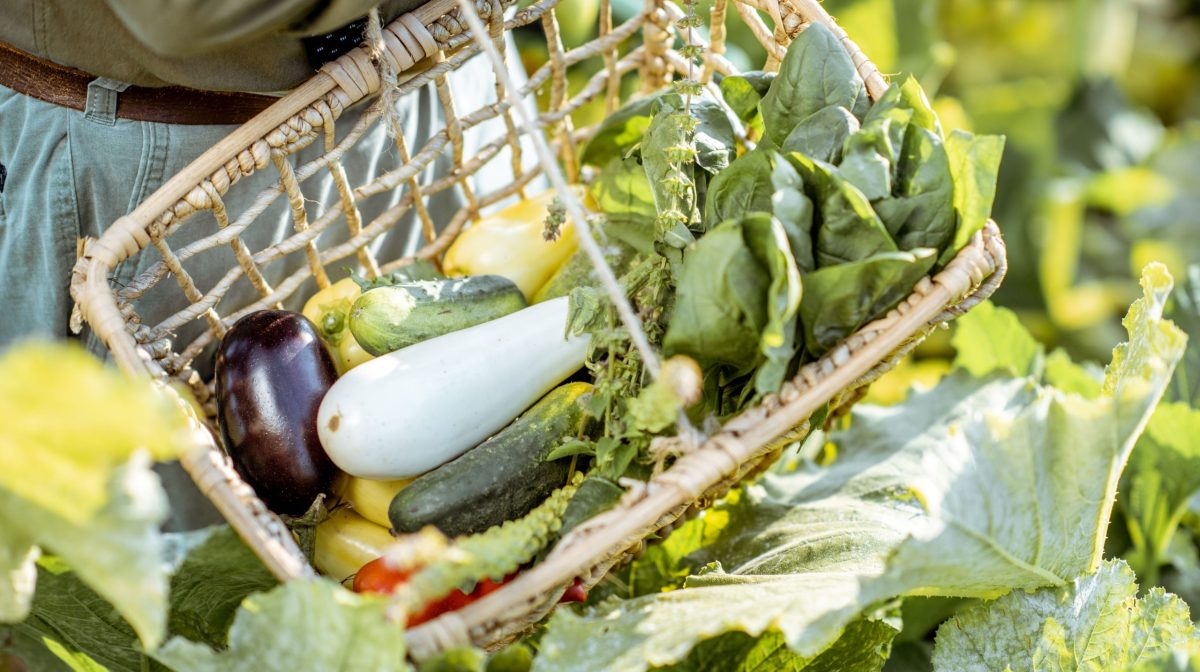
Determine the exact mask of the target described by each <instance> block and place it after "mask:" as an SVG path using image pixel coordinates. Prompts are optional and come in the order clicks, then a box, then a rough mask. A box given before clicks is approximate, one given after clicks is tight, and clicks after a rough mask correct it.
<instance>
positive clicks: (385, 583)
mask: <svg viewBox="0 0 1200 672" xmlns="http://www.w3.org/2000/svg"><path fill="white" fill-rule="evenodd" d="M413 571H415V570H409V571H404V572H402V571H399V570H396V569H392V568H391V567H390V566H388V564H387V563H386V562H385V561H384V559H383V558H376V559H374V560H372V561H370V562H368V563H367V564H365V565H363V566H362V569H359V570H358V574H355V575H354V592H356V593H379V594H381V595H391V594H392V593H394V592H396V588H397V587H399V586H400V585H401V584H402V583H404V582H405V581H407V580H408V577H410V576H412V573H413ZM516 575H517V574H516V572H514V573H512V574H509V575H508V576H506V577H504V580H503V581H501V582H500V583H496V582H495V581H492V580H491V579H488V578H484V579H481V580H480V581H479V582H478V583H476V584H475V590H472V591H471V594H470V595H467V594H466V593H464V592H462V591H461V590H454V591H451V592H450V594H449V595H446V596H445V597H443V598H441V599H440V600H435V601H433V602H430V603H429V604H427V605H425V608H424V609H422V610H421V611H419V612H417V613H415V614H412V615H410V616H409V617H408V626H409V627H413V626H416V625H420V624H421V623H424V622H425V621H431V620H433V619H435V618H437V617H438V616H441V615H442V614H445V613H447V612H451V611H457V610H459V609H462V608H463V607H465V606H467V605H468V604H470V603H472V602H474V601H475V600H478V599H479V598H481V597H483V596H484V595H487V594H488V593H492V592H494V591H495V590H496V589H497V588H499V587H500V586H502V585H504V584H506V583H508V582H509V581H511V580H512V579H513V578H514V577H515V576H516Z"/></svg>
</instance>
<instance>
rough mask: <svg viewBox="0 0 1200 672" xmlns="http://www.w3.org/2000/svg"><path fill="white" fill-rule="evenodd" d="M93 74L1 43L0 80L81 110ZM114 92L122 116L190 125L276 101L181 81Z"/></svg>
mask: <svg viewBox="0 0 1200 672" xmlns="http://www.w3.org/2000/svg"><path fill="white" fill-rule="evenodd" d="M95 79H96V77H94V76H92V75H89V74H87V73H86V72H82V71H80V70H76V69H74V68H68V67H66V66H63V65H58V64H57V63H52V62H50V61H47V60H45V59H41V58H38V57H37V56H34V55H32V54H28V53H25V52H24V51H20V50H18V49H14V48H13V47H11V46H9V45H7V44H5V43H3V42H0V85H3V86H6V87H8V88H10V89H12V90H13V91H16V92H18V93H23V94H25V95H27V96H29V97H31V98H37V99H38V100H42V101H45V102H47V103H53V104H55V105H61V106H63V107H69V108H71V109H74V110H79V111H81V112H82V111H85V110H86V109H87V99H88V84H89V83H91V82H92V81H93V80H95ZM116 96H117V110H116V116H117V117H118V118H120V119H132V120H136V121H156V122H160V123H164V124H189V125H207V124H242V123H245V122H247V121H249V120H250V118H251V117H253V116H254V115H256V114H258V113H259V112H262V111H263V110H265V109H267V107H268V106H269V105H270V104H271V103H273V102H275V101H276V100H279V99H278V98H275V97H273V96H262V95H256V94H252V93H232V92H223V91H201V90H199V89H189V88H186V87H182V86H164V87H147V86H130V87H128V88H126V89H125V90H123V91H121V92H119V93H117V94H116Z"/></svg>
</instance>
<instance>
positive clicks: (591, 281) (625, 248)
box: [533, 239, 637, 303]
mask: <svg viewBox="0 0 1200 672" xmlns="http://www.w3.org/2000/svg"><path fill="white" fill-rule="evenodd" d="M610 242H611V247H612V248H615V249H614V250H613V252H612V253H611V254H608V255H607V257H606V260H607V261H608V265H609V267H610V268H612V270H613V273H614V274H615V275H616V276H617V277H618V278H619V277H621V276H622V275H624V274H625V272H626V271H628V270H629V269H630V267H631V266H632V265H633V262H634V260H635V259H636V258H637V251H636V250H635V249H633V248H632V247H630V246H629V245H626V244H625V243H624V242H621V241H619V240H615V239H613V240H611V241H610ZM594 270H595V269H593V268H592V260H591V259H590V258H588V256H587V253H586V252H584V251H583V250H576V252H575V253H574V254H572V255H571V256H570V258H568V259H567V261H566V263H564V264H563V265H562V266H559V267H558V270H557V271H555V272H554V275H552V276H550V279H549V280H547V281H546V284H544V285H542V287H541V289H539V290H538V291H537V293H536V294H534V295H533V303H541V302H543V301H549V300H550V299H557V298H558V297H560V296H567V295H569V294H570V293H571V290H572V289H575V288H576V287H583V286H586V285H595V284H597V281H596V276H595V275H594V274H593V273H594Z"/></svg>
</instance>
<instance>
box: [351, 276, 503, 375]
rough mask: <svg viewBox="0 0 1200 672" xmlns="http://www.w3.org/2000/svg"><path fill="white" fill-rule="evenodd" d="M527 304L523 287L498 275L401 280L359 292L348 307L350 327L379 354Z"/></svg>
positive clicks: (357, 337)
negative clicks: (522, 291)
mask: <svg viewBox="0 0 1200 672" xmlns="http://www.w3.org/2000/svg"><path fill="white" fill-rule="evenodd" d="M525 306H526V303H525V296H524V295H523V294H521V290H520V289H518V288H517V286H516V285H515V284H514V283H513V282H512V281H511V280H509V279H508V278H502V277H500V276H498V275H475V276H470V277H466V278H450V279H445V280H419V281H413V282H403V283H398V284H395V285H387V286H384V287H376V288H374V289H371V290H368V291H366V292H363V294H362V296H360V297H358V299H356V300H355V301H354V305H353V306H351V307H350V332H351V333H352V334H354V340H356V341H358V344H359V345H361V346H362V348H363V350H366V351H367V352H369V353H371V354H372V355H375V356H377V357H378V356H379V355H386V354H387V353H389V352H395V351H396V350H399V349H401V348H406V347H408V346H410V345H413V344H414V343H420V342H421V341H425V340H428V339H430V338H434V337H435V336H441V335H443V334H448V333H450V332H452V331H458V330H460V329H466V328H467V327H473V326H475V325H477V324H483V323H484V322H490V321H491V320H494V319H496V318H498V317H504V316H505V315H508V314H509V313H515V312H517V311H518V310H521V309H522V308H524V307H525Z"/></svg>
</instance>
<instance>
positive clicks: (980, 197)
mask: <svg viewBox="0 0 1200 672" xmlns="http://www.w3.org/2000/svg"><path fill="white" fill-rule="evenodd" d="M1003 153H1004V136H1001V135H971V134H970V133H967V132H966V131H959V130H954V131H951V133H950V135H949V136H947V137H946V154H947V156H948V158H949V161H950V174H951V175H952V176H953V178H954V211H955V213H956V214H957V215H958V225H957V228H956V229H955V231H954V240H953V242H952V243H951V244H950V246H949V247H947V248H946V250H945V251H944V252H943V253H942V258H941V259H939V260H938V263H939V264H945V263H948V262H949V261H950V259H951V258H953V256H954V254H955V253H956V252H958V251H959V250H960V249H962V247H963V246H964V245H966V244H967V243H968V242H969V241H970V240H971V236H973V235H975V232H976V231H979V230H980V229H982V228H983V225H984V224H985V223H986V222H987V218H988V214H989V213H990V212H991V211H992V200H993V199H994V198H995V196H996V175H997V174H998V173H999V171H1000V156H1001V154H1003Z"/></svg>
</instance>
